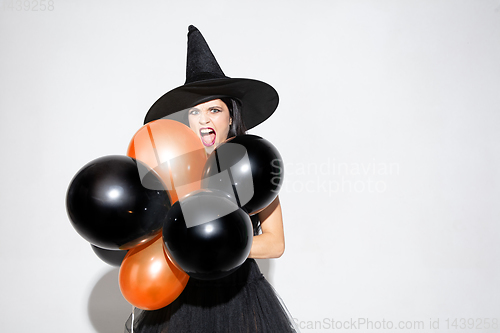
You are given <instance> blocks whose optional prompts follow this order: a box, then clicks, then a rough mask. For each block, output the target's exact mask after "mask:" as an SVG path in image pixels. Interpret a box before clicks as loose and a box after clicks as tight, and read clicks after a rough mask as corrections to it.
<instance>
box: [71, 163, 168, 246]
mask: <svg viewBox="0 0 500 333" xmlns="http://www.w3.org/2000/svg"><path fill="white" fill-rule="evenodd" d="M141 170H143V171H141ZM144 170H146V171H147V169H146V166H145V165H144V164H142V163H141V162H137V161H136V160H134V159H132V158H130V157H127V156H117V155H111V156H105V157H101V158H98V159H95V160H93V161H91V162H89V163H88V164H87V165H85V166H84V167H83V168H82V169H81V170H80V171H78V173H77V174H76V175H75V177H74V178H73V180H72V181H71V183H70V185H69V188H68V192H67V195H66V209H67V212H68V216H69V219H70V221H71V223H72V224H73V227H74V228H75V229H76V231H77V232H78V233H79V234H80V235H81V236H82V237H83V238H85V239H86V240H87V241H89V242H90V243H92V244H94V245H96V246H98V247H100V248H103V249H108V250H118V249H121V250H126V249H129V248H132V247H134V246H136V245H138V244H141V243H144V242H147V241H149V240H151V239H153V238H154V237H155V236H156V235H157V234H158V233H159V232H160V230H161V227H162V225H163V220H164V219H165V217H166V214H167V212H168V210H169V209H170V201H169V199H168V195H167V192H166V191H164V190H163V191H162V190H151V189H148V188H146V187H145V186H143V184H145V185H146V186H148V187H154V188H161V186H162V185H161V181H160V179H159V178H158V177H157V176H156V175H155V173H154V172H153V171H151V170H149V172H146V171H144ZM140 173H142V174H144V178H143V180H142V183H141V179H140V176H139V174H140Z"/></svg>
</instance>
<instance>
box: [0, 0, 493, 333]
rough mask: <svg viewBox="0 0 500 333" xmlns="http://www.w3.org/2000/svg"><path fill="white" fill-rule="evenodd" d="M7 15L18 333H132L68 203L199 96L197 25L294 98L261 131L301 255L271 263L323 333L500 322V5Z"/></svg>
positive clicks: (5, 95) (5, 208) (5, 210)
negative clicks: (180, 93) (168, 107)
mask: <svg viewBox="0 0 500 333" xmlns="http://www.w3.org/2000/svg"><path fill="white" fill-rule="evenodd" d="M1 1H2V2H1V3H0V5H2V6H3V9H2V10H0V111H1V113H0V116H1V118H0V131H1V132H0V156H1V158H2V164H1V167H0V168H1V169H0V170H1V176H0V177H1V200H0V213H1V215H0V221H1V222H0V223H1V224H0V267H1V275H0V295H1V297H0V310H1V315H0V323H1V330H2V331H5V332H75V333H78V332H99V333H104V332H121V331H122V327H123V323H124V322H125V320H126V319H127V317H128V314H129V312H130V308H131V306H130V305H129V304H128V303H127V302H126V301H125V300H124V299H123V298H122V296H121V295H120V291H119V288H118V282H117V276H118V270H117V269H114V268H112V267H111V266H107V265H106V264H104V263H103V262H101V261H100V260H99V259H98V258H97V257H96V256H95V255H94V253H93V252H92V250H91V248H90V245H89V244H88V243H87V242H86V241H85V240H84V239H83V238H81V237H80V236H79V235H78V234H77V233H76V232H75V230H74V229H73V227H72V226H71V224H70V222H69V220H68V218H67V215H66V210H65V195H66V189H67V187H68V185H69V182H70V180H71V178H72V177H73V176H74V175H75V173H76V172H77V171H78V170H79V169H80V168H81V167H82V166H83V165H85V164H86V163H87V162H89V161H91V160H93V159H95V158H97V157H100V156H103V155H113V154H122V155H124V154H125V152H126V149H127V146H128V143H129V141H130V140H131V138H132V136H133V134H134V133H135V131H137V130H138V129H139V128H140V127H141V125H142V121H143V118H144V115H145V113H146V112H147V110H148V109H149V107H150V106H151V105H152V104H153V103H154V102H155V101H156V99H157V98H158V97H159V96H161V95H162V94H163V93H165V92H166V91H168V90H170V89H172V88H175V87H177V86H179V85H182V84H183V82H184V79H185V77H184V75H185V74H184V73H185V61H186V60H185V57H186V34H187V27H188V25H189V24H194V25H195V26H197V27H198V28H199V29H200V30H201V32H202V33H203V34H204V36H205V38H206V39H207V41H208V43H209V45H210V46H211V48H212V51H213V52H214V54H215V55H216V57H217V60H218V61H219V63H220V65H221V67H222V68H223V70H224V71H225V73H226V75H228V76H231V77H247V78H255V79H260V80H263V81H265V82H268V83H270V84H271V85H273V86H274V87H275V88H276V89H277V90H278V92H279V93H280V105H279V108H278V110H277V112H276V113H275V114H274V115H273V116H272V117H271V118H270V119H269V120H268V121H267V122H265V123H264V124H262V125H261V126H258V127H257V128H255V129H253V130H252V131H251V133H253V134H257V135H260V136H262V137H264V138H266V139H268V140H269V141H271V142H272V143H273V144H274V145H275V146H276V147H277V148H278V150H279V151H280V152H281V154H282V156H283V158H284V161H285V165H286V168H285V185H284V187H283V189H282V192H281V194H280V198H281V202H282V207H283V214H284V223H285V231H286V246H287V249H286V251H285V254H284V255H283V257H281V258H280V259H278V260H270V261H268V262H263V263H261V264H262V267H263V270H264V271H265V273H266V275H267V276H268V278H269V280H270V281H271V282H272V284H273V285H274V286H275V288H276V289H277V291H278V292H279V294H280V295H281V296H282V298H283V299H284V300H285V302H286V304H287V306H288V308H289V310H290V312H291V313H292V314H293V316H294V317H295V318H296V319H297V321H298V322H299V324H300V326H301V327H302V328H304V329H303V330H302V331H303V332H327V331H332V329H331V328H330V329H328V326H327V324H328V323H329V320H330V319H333V320H339V321H350V320H351V319H352V320H357V319H358V318H365V319H367V320H370V321H372V322H373V324H372V325H374V328H373V329H369V328H368V327H367V326H358V327H357V329H354V328H351V330H352V331H354V330H358V331H363V332H370V331H374V332H375V331H376V332H381V331H384V330H382V329H378V330H377V329H376V327H375V326H376V325H377V323H376V322H378V323H379V324H380V323H382V320H385V321H386V322H387V321H392V322H393V324H394V326H396V325H398V323H399V321H403V324H405V325H409V326H407V327H408V328H409V327H411V326H412V325H413V321H423V323H424V324H425V329H424V330H420V331H421V332H423V331H425V332H430V331H433V330H431V328H430V320H432V321H434V327H435V328H437V327H436V326H435V325H436V324H435V321H436V320H437V319H439V329H436V330H434V331H436V332H438V331H440V332H447V331H448V330H447V326H446V324H447V322H446V320H447V319H448V320H449V323H450V324H451V323H452V320H453V319H455V318H466V319H469V318H472V319H474V320H475V324H481V323H482V324H483V325H482V326H481V327H483V328H484V323H485V318H490V320H491V319H492V318H496V320H497V321H498V320H500V302H499V301H498V300H499V299H500V288H499V283H498V281H499V280H500V274H499V273H500V270H499V268H500V267H499V263H500V261H499V259H500V258H499V257H500V247H499V246H498V242H499V236H500V235H499V233H500V225H499V223H498V222H499V217H500V208H499V207H500V205H499V204H498V200H499V195H500V173H499V167H500V151H499V150H500V149H499V139H500V131H499V125H500V1H498V0H493V1H477V0H474V1H473V0H470V1H319V0H314V1H307V2H306V1H277V0H274V1H252V2H250V1H248V2H246V3H243V2H240V3H237V4H235V2H232V1H186V2H181V1H176V2H173V1H142V2H140V1H106V2H104V1H97V0H88V1H62V0H54V1H52V2H50V3H51V4H52V5H53V7H51V8H52V10H48V9H46V10H44V11H42V10H41V7H40V1H38V8H37V9H38V11H35V10H34V6H35V4H36V3H37V2H36V1H30V2H29V3H28V2H26V3H24V2H23V6H19V4H20V2H17V1H7V0H1ZM9 3H12V5H13V7H9ZM48 3H49V1H45V2H44V4H45V5H48ZM26 4H28V5H29V6H27V7H24V6H25V5H26ZM26 8H27V9H26ZM324 318H327V320H326V321H324ZM406 321H409V322H410V324H407V323H406ZM458 324H460V321H459V322H458ZM308 325H309V326H308ZM311 325H312V326H311ZM314 325H315V329H312V328H311V327H314ZM307 327H309V329H307ZM449 328H450V330H451V328H453V327H451V326H450V327H449ZM476 328H477V329H465V330H452V331H454V332H460V331H461V332H466V331H467V332H476V331H477V332H493V331H495V330H492V329H490V330H487V329H478V328H479V327H476ZM408 331H410V329H408Z"/></svg>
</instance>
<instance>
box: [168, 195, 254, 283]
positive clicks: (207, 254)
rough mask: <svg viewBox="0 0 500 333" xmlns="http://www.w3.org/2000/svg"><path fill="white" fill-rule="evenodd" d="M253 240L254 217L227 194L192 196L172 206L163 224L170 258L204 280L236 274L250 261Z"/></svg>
mask: <svg viewBox="0 0 500 333" xmlns="http://www.w3.org/2000/svg"><path fill="white" fill-rule="evenodd" d="M252 240H253V230H252V222H251V220H250V216H248V214H247V213H245V212H244V211H243V210H242V209H240V208H239V207H238V206H237V205H236V204H235V203H234V202H233V201H231V200H230V199H229V198H228V196H227V194H225V193H223V192H217V191H208V190H199V191H196V192H194V193H191V194H189V195H188V196H186V197H184V198H182V199H181V200H180V201H178V202H176V203H175V204H174V205H173V206H172V208H171V209H170V211H169V212H168V214H167V219H166V220H165V222H164V224H163V241H164V243H165V249H166V251H167V253H168V255H169V256H170V257H171V258H172V259H173V260H174V261H175V262H176V264H177V265H179V267H181V268H182V269H183V270H184V271H185V272H186V273H187V274H189V276H191V277H193V278H197V279H202V280H213V279H218V278H222V277H224V276H226V275H229V274H231V273H232V272H234V271H235V270H236V269H237V268H238V267H239V266H240V265H241V264H243V262H244V261H245V260H246V258H247V257H248V255H249V253H250V248H251V246H252Z"/></svg>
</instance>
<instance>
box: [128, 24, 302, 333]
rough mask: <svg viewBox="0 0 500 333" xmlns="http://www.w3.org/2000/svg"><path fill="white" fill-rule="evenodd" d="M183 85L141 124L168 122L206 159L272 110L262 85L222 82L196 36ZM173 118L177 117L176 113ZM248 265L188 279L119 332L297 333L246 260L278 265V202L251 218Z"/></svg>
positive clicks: (271, 97) (273, 101)
mask: <svg viewBox="0 0 500 333" xmlns="http://www.w3.org/2000/svg"><path fill="white" fill-rule="evenodd" d="M187 58H188V61H187V70H186V83H185V84H184V85H183V86H181V87H178V88H176V89H173V90H171V91H169V92H167V93H166V94H165V95H163V96H162V97H161V98H160V99H159V100H158V101H157V102H156V103H155V104H154V105H153V106H152V107H151V109H150V110H149V111H148V114H147V115H146V119H145V123H147V122H150V121H153V120H156V119H160V118H169V119H175V120H178V121H181V122H183V123H184V124H186V125H188V126H189V127H190V128H191V129H192V130H193V131H194V132H195V133H196V134H197V135H198V137H199V138H200V140H201V142H202V143H203V144H204V146H205V150H206V152H207V154H210V153H211V152H212V151H213V150H214V149H215V148H216V147H217V145H218V144H220V143H222V142H223V141H225V140H226V139H228V138H230V137H233V136H236V135H240V134H245V132H246V128H251V127H254V126H256V125H258V124H259V123H261V122H263V121H264V120H266V119H267V118H268V117H269V116H271V114H272V113H273V112H274V111H275V109H276V107H277V105H278V94H277V93H276V91H275V90H274V88H272V87H271V86H269V85H268V84H266V83H264V82H261V81H257V80H251V79H232V78H229V77H226V76H225V75H224V73H223V72H222V70H221V68H220V67H219V65H218V63H217V61H216V60H215V57H214V56H213V54H212V52H211V51H210V48H209V47H208V45H207V44H206V41H205V39H204V38H203V36H202V35H201V33H200V32H199V31H198V29H196V28H195V27H193V26H190V27H189V34H188V57H187ZM179 110H180V111H179ZM252 223H253V226H254V235H255V236H254V239H253V243H252V248H251V250H250V254H249V259H247V260H246V261H245V263H244V264H243V265H242V266H241V267H240V268H238V270H236V271H235V272H234V273H232V274H231V275H229V276H227V277H224V278H221V279H218V280H211V281H204V280H196V279H193V278H191V279H190V280H189V282H188V284H187V286H186V288H185V289H184V291H183V292H182V294H181V295H180V296H179V297H178V298H177V299H176V300H175V301H174V302H173V303H171V304H170V305H168V306H166V307H164V308H162V309H160V310H156V311H141V312H140V313H138V315H137V317H136V318H135V320H134V322H133V324H132V323H131V322H132V320H131V319H129V321H128V322H127V324H126V332H131V328H130V326H131V325H133V326H134V332H147V333H153V332H155V333H159V332H174V333H175V332H182V333H189V332H193V333H194V332H208V333H213V332H216V333H219V332H228V333H238V332H269V333H280V332H297V329H296V328H294V325H293V321H292V319H291V316H290V315H289V314H288V312H287V310H286V308H285V306H284V305H283V303H282V302H281V300H280V299H279V297H278V296H277V294H276V293H275V291H274V289H273V288H272V286H271V285H270V284H269V283H268V282H267V281H266V280H265V278H264V276H263V275H262V274H261V272H260V270H259V268H258V266H257V264H256V262H255V260H254V259H253V258H278V257H280V256H281V255H282V254H283V251H284V248H285V242H284V233H283V222H282V215H281V206H280V203H279V199H278V198H276V199H275V200H274V201H273V202H272V203H271V204H270V205H269V206H268V207H266V208H265V209H264V210H262V211H261V212H259V213H258V214H256V215H253V216H252Z"/></svg>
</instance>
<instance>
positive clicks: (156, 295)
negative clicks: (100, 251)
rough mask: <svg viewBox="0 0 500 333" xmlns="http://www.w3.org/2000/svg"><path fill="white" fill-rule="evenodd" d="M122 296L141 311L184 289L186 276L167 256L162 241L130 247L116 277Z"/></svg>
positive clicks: (164, 302)
mask: <svg viewBox="0 0 500 333" xmlns="http://www.w3.org/2000/svg"><path fill="white" fill-rule="evenodd" d="M118 279H119V283H120V290H121V292H122V294H123V297H125V299H126V300H127V301H128V302H129V303H130V304H132V305H133V306H135V307H137V308H140V309H143V310H157V309H160V308H162V307H165V306H167V305H169V304H170V303H172V302H173V301H174V300H175V299H176V298H177V297H178V296H179V295H180V294H181V293H182V291H183V290H184V287H185V286H186V284H187V282H188V280H189V275H187V274H186V273H184V272H183V271H182V270H180V269H178V268H177V267H175V266H174V265H173V264H172V263H171V262H170V261H169V260H168V259H167V257H166V255H165V252H164V250H163V240H162V238H161V235H158V237H157V238H155V240H154V241H152V242H151V243H149V244H145V245H142V246H139V247H136V248H133V249H131V250H129V253H128V254H127V255H126V256H125V259H123V263H122V266H121V267H120V273H119V276H118Z"/></svg>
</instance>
